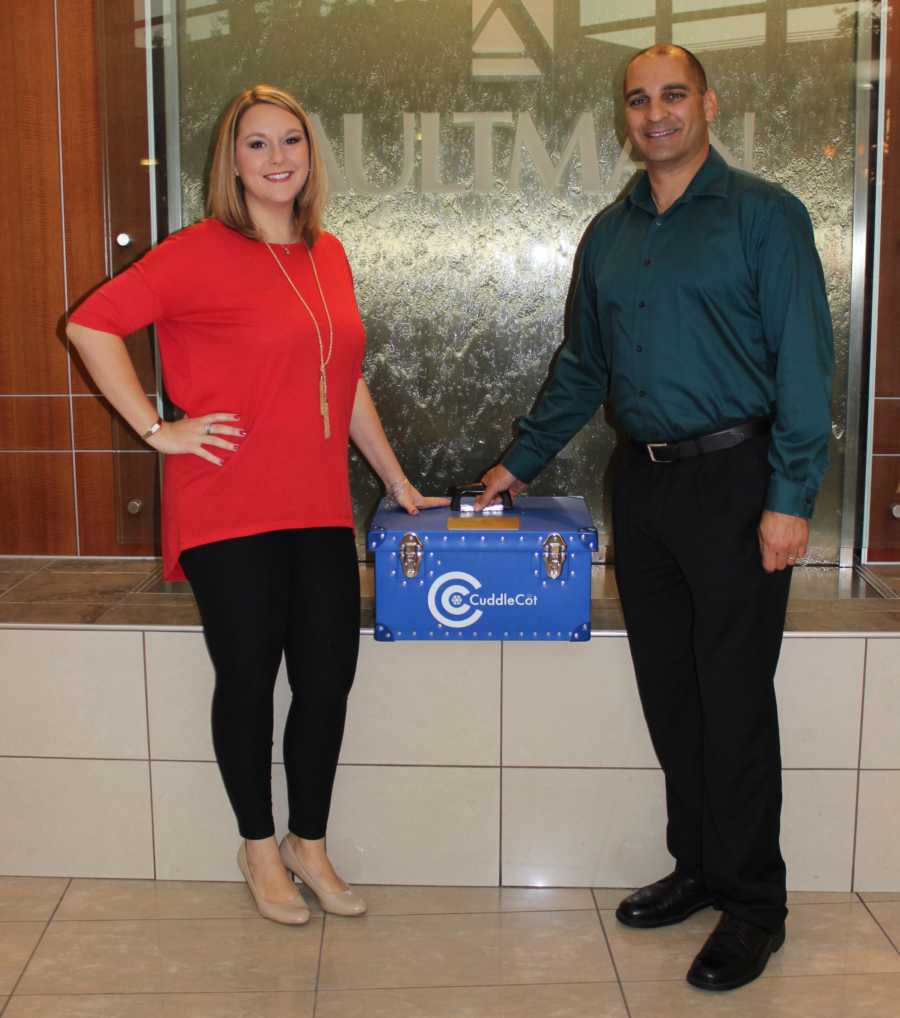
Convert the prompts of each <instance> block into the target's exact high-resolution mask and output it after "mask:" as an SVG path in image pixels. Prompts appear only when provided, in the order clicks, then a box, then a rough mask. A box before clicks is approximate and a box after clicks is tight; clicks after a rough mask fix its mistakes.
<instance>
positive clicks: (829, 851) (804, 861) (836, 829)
mask: <svg viewBox="0 0 900 1018" xmlns="http://www.w3.org/2000/svg"><path fill="white" fill-rule="evenodd" d="M855 811H856V771H855V770H853V771H824V770H819V771H785V772H784V809H783V811H782V817H781V851H782V855H783V856H784V861H785V863H786V864H787V873H788V888H789V889H790V890H792V891H824V890H829V891H849V890H851V889H852V874H853V821H854V816H855Z"/></svg>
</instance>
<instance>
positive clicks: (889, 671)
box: [861, 639, 900, 768]
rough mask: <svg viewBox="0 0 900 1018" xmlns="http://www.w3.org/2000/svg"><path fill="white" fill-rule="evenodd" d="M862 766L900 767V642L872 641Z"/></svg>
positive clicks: (867, 675) (869, 653)
mask: <svg viewBox="0 0 900 1018" xmlns="http://www.w3.org/2000/svg"><path fill="white" fill-rule="evenodd" d="M861 766H862V767H894V768H900V640H892V639H882V640H869V641H868V650H867V652H866V703H865V712H864V715H863V746H862V759H861Z"/></svg>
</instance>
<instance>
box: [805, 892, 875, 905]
mask: <svg viewBox="0 0 900 1018" xmlns="http://www.w3.org/2000/svg"><path fill="white" fill-rule="evenodd" d="M787 900H788V905H834V904H838V903H840V902H858V901H859V898H858V897H857V896H856V895H855V894H854V893H853V891H788V896H787Z"/></svg>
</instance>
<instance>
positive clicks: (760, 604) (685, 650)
mask: <svg viewBox="0 0 900 1018" xmlns="http://www.w3.org/2000/svg"><path fill="white" fill-rule="evenodd" d="M768 446H769V438H768V436H762V437H758V438H752V439H749V440H747V441H745V442H744V443H743V444H741V445H740V446H737V447H736V448H734V449H728V450H725V451H722V452H715V453H709V454H707V455H704V456H697V457H694V458H692V459H687V460H682V461H677V462H674V463H659V464H657V463H653V462H651V461H650V460H649V458H648V457H647V455H646V454H645V453H643V452H641V451H640V450H637V449H635V448H634V447H633V446H627V447H624V448H623V449H622V458H621V463H620V467H621V469H620V471H619V474H618V478H617V482H616V488H615V494H614V508H613V521H614V537H615V551H616V578H617V581H618V585H619V592H620V596H621V599H622V607H623V611H624V614H625V625H626V629H627V631H628V639H629V643H630V647H631V654H632V658H633V660H634V666H635V672H636V674H637V682H638V689H639V692H640V697H641V702H642V705H643V709H644V715H645V717H646V719H647V725H648V728H649V730H650V736H651V739H652V741H653V746H654V749H655V750H656V754H657V756H658V757H659V761H660V764H661V766H662V769H663V772H664V774H665V781H666V803H667V807H668V831H667V844H668V848H669V851H670V853H671V854H672V856H673V857H674V858H675V861H676V868H677V869H678V870H679V871H681V872H684V873H686V874H690V875H695V876H701V877H702V878H703V880H704V881H705V883H706V885H707V886H708V888H709V890H710V891H711V892H712V894H713V895H714V897H715V899H716V904H717V905H718V906H719V907H721V908H723V909H724V910H725V911H727V912H729V913H731V914H732V915H735V916H737V917H739V918H742V919H744V920H746V921H747V922H751V923H753V924H755V925H757V926H760V927H763V928H766V929H774V928H776V927H777V926H779V925H780V924H781V923H782V922H783V920H784V917H785V916H786V915H787V909H786V908H785V897H786V895H785V867H784V860H783V859H782V856H781V851H780V849H779V828H780V815H781V752H780V747H779V739H778V715H777V709H776V702H775V689H774V681H773V680H774V675H775V668H776V665H777V663H778V654H779V651H780V649H781V639H782V635H783V631H784V617H785V611H786V607H787V597H788V589H789V586H790V571H789V570H785V571H783V572H776V573H766V572H765V570H764V569H763V567H762V561H761V557H760V551H759V544H758V539H757V526H758V524H759V519H760V515H761V513H762V511H763V508H764V503H765V495H766V489H767V485H768V480H769V475H770V467H769V464H768V460H767V452H768Z"/></svg>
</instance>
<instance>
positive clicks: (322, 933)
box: [312, 911, 328, 1018]
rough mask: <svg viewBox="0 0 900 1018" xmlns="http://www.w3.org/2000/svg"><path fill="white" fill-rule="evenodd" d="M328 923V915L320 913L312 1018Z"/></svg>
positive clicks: (314, 1010)
mask: <svg viewBox="0 0 900 1018" xmlns="http://www.w3.org/2000/svg"><path fill="white" fill-rule="evenodd" d="M327 921H328V913H327V912H324V911H323V912H322V929H321V931H320V933H319V957H318V959H317V960H316V981H315V984H314V986H313V1013H312V1018H316V1012H317V1011H318V1009H319V975H320V973H321V971H322V952H323V950H324V948H325V923H326V922H327Z"/></svg>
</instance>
